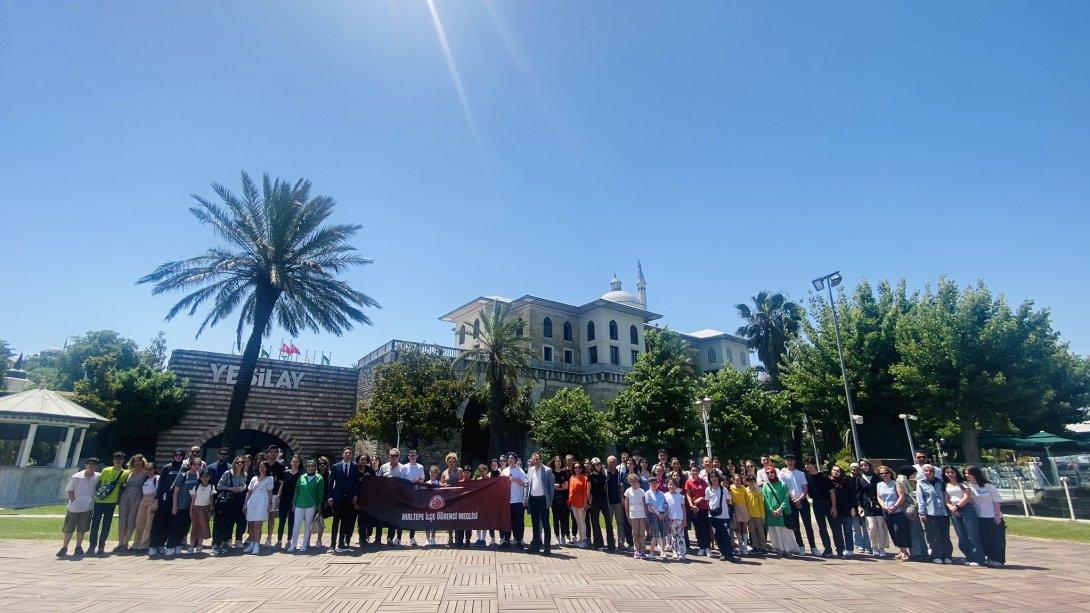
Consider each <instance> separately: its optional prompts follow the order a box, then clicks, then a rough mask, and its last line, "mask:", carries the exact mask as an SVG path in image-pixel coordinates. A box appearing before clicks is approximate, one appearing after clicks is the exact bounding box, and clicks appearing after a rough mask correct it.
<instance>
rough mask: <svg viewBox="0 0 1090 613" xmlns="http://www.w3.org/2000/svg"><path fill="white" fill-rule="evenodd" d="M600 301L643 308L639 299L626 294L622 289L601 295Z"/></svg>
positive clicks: (629, 293)
mask: <svg viewBox="0 0 1090 613" xmlns="http://www.w3.org/2000/svg"><path fill="white" fill-rule="evenodd" d="M602 300H609V301H610V302H620V303H621V304H628V305H630V306H634V307H639V308H641V309H642V308H643V304H642V303H640V300H639V298H636V297H635V296H633V295H632V293H631V292H626V291H624V290H623V289H615V290H612V291H609V292H606V293H604V294H602Z"/></svg>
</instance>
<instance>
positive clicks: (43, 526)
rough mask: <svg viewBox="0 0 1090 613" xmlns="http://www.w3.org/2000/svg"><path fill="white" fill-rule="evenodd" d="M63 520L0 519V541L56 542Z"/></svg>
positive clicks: (50, 518) (59, 535)
mask: <svg viewBox="0 0 1090 613" xmlns="http://www.w3.org/2000/svg"><path fill="white" fill-rule="evenodd" d="M63 524H64V520H63V519H59V518H52V517H43V518H33V517H8V518H0V539H31V540H47V541H52V540H57V541H59V540H60V539H61V538H62V537H63V535H62V534H61V525H63Z"/></svg>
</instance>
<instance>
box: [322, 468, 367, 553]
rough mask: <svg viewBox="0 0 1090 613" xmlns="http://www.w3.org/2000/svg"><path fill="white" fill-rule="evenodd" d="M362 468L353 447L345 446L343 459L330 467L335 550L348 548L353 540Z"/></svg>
mask: <svg viewBox="0 0 1090 613" xmlns="http://www.w3.org/2000/svg"><path fill="white" fill-rule="evenodd" d="M359 477H360V470H359V468H357V467H356V462H355V461H353V459H352V448H351V447H345V448H344V452H343V453H342V454H341V461H340V462H337V463H336V464H334V465H333V466H330V467H329V479H330V481H331V482H332V484H333V485H332V488H331V490H330V494H329V499H328V500H326V502H328V503H329V504H330V505H331V506H332V507H333V534H332V535H331V539H330V540H331V543H332V545H333V551H335V552H339V551H342V550H345V549H348V546H349V543H351V542H352V528H353V523H355V519H356V502H357V501H358V497H359V488H360V483H359Z"/></svg>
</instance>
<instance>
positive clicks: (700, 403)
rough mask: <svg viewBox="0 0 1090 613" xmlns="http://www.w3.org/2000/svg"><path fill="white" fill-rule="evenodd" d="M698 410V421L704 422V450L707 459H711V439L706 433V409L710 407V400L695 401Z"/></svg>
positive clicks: (706, 398) (705, 398)
mask: <svg viewBox="0 0 1090 613" xmlns="http://www.w3.org/2000/svg"><path fill="white" fill-rule="evenodd" d="M694 404H695V405H696V406H697V407H699V408H700V419H701V420H703V422H704V449H705V450H707V452H708V457H709V458H710V457H712V437H711V434H709V433H708V408H709V407H711V404H712V399H711V398H708V397H707V396H705V397H704V399H703V400H697V401H696V402H695V403H694Z"/></svg>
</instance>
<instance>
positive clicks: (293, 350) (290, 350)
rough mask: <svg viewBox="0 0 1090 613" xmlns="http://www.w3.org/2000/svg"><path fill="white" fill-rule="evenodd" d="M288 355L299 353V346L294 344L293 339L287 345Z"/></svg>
mask: <svg viewBox="0 0 1090 613" xmlns="http://www.w3.org/2000/svg"><path fill="white" fill-rule="evenodd" d="M288 355H299V348H298V347H296V346H295V342H294V341H293V342H292V343H290V344H289V345H288Z"/></svg>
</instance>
